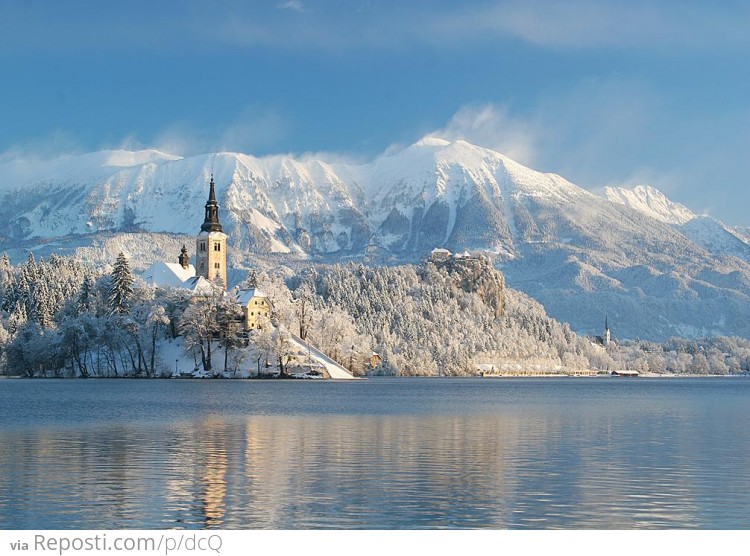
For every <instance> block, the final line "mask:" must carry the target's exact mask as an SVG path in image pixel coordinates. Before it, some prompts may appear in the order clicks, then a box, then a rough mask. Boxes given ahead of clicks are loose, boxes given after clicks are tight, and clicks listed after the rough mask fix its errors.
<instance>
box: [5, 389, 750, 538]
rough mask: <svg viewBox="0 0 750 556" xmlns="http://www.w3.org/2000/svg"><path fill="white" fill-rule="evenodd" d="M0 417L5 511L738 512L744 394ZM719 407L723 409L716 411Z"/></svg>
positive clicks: (155, 523)
mask: <svg viewBox="0 0 750 556" xmlns="http://www.w3.org/2000/svg"><path fill="white" fill-rule="evenodd" d="M716 411H719V410H718V409H717V408H716V407H713V406H711V405H710V404H701V403H697V404H687V405H686V404H683V403H679V404H678V403H674V402H673V401H670V400H660V402H659V403H658V404H652V403H645V402H644V403H643V404H642V405H638V404H634V402H633V400H626V401H625V402H623V403H612V402H611V400H609V401H607V402H606V403H596V402H595V401H591V400H589V403H588V404H586V405H585V406H582V405H579V404H566V405H557V406H554V405H547V406H539V405H533V406H529V405H524V404H521V405H512V406H509V407H505V406H504V407H503V408H501V409H499V410H498V411H495V412H494V413H482V414H454V415H451V414H448V415H445V414H436V415H435V414H427V415H398V416H389V415H315V416H313V415H297V416H283V415H250V416H247V415H246V416H237V415H229V416H221V415H215V414H214V415H208V416H206V417H205V418H202V419H198V420H180V421H176V422H171V421H167V422H163V423H154V422H137V421H136V422H132V423H129V424H108V425H104V426H101V425H95V424H88V425H84V426H80V427H72V426H61V427H51V426H47V427H34V428H31V429H25V430H15V429H10V430H3V429H0V447H1V450H0V470H2V471H0V528H125V527H130V528H136V527H137V528H152V527H156V528H422V527H440V528H450V527H477V528H509V527H513V528H521V527H532V528H542V527H544V528H552V527H561V528H566V527H576V528H632V527H650V528H656V527H704V528H705V527H711V528H722V527H725V528H726V527H728V528H746V527H748V526H750V522H749V521H748V518H747V517H746V516H747V515H748V510H750V474H748V471H747V469H746V467H745V461H746V460H747V457H748V456H749V455H750V443H749V442H748V434H747V432H746V431H747V430H749V429H748V424H750V423H748V420H749V419H748V416H747V415H746V413H747V412H746V411H745V409H744V403H742V404H737V403H723V404H722V406H721V411H720V415H719V418H718V419H715V417H716ZM722 411H723V412H722Z"/></svg>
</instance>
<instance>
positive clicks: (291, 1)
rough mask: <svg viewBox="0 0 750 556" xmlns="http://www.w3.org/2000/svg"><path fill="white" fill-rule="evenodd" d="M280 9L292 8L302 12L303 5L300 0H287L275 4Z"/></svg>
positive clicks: (303, 9)
mask: <svg viewBox="0 0 750 556" xmlns="http://www.w3.org/2000/svg"><path fill="white" fill-rule="evenodd" d="M276 7H277V8H279V9H280V10H292V11H295V12H300V13H302V12H304V11H305V6H304V5H303V4H302V2H301V1H300V0H288V1H287V2H280V3H279V4H277V5H276Z"/></svg>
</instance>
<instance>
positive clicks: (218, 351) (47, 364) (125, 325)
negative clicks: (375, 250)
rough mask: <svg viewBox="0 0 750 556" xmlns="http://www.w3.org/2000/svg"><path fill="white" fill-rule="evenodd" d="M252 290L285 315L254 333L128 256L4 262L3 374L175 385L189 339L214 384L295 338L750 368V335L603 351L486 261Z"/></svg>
mask: <svg viewBox="0 0 750 556" xmlns="http://www.w3.org/2000/svg"><path fill="white" fill-rule="evenodd" d="M240 287H257V288H259V289H262V290H263V292H265V294H266V295H268V297H269V299H270V300H271V303H272V306H273V316H272V318H271V321H270V322H268V323H266V325H265V326H263V329H262V330H260V331H253V332H249V333H247V332H245V331H244V327H243V325H242V321H241V312H240V310H239V307H238V306H237V305H236V304H235V303H234V302H233V298H232V295H231V290H230V292H228V293H226V294H225V293H224V292H223V290H222V289H217V291H216V293H215V294H214V295H212V296H202V297H199V298H192V297H191V296H190V294H189V292H188V291H187V290H181V289H176V288H155V287H153V286H150V285H148V284H146V283H144V282H143V281H141V280H140V279H139V278H138V277H137V276H135V275H134V273H133V272H132V271H131V269H130V263H129V261H128V259H127V257H126V256H125V255H123V254H120V256H118V257H117V260H116V261H114V262H113V265H112V266H111V267H110V268H105V269H96V268H93V267H90V266H88V265H85V264H83V263H81V262H79V261H77V260H76V259H74V258H69V257H62V256H57V255H52V256H50V257H49V259H48V260H46V261H45V260H44V259H39V260H36V259H35V258H34V256H33V254H30V255H29V257H28V259H27V260H26V261H24V262H23V263H21V264H18V265H15V266H13V265H11V264H10V261H9V260H8V257H7V256H3V257H1V258H0V372H1V373H2V374H6V375H20V376H27V377H40V376H46V377H125V376H127V377H145V378H148V377H166V376H171V374H172V368H173V367H174V363H172V361H174V360H173V359H172V358H171V357H170V358H168V359H167V358H165V357H164V353H165V351H166V350H167V346H173V345H177V344H179V346H180V349H181V350H182V351H183V352H184V355H185V357H187V358H188V360H190V361H192V362H193V363H194V368H195V370H196V371H198V370H200V371H203V372H209V373H211V376H230V375H231V376H252V375H253V374H256V375H257V374H259V373H260V372H261V371H262V370H264V369H268V368H269V367H271V368H272V369H274V370H276V371H278V372H280V373H281V374H282V375H283V374H284V373H285V365H286V364H287V362H288V361H289V358H288V353H286V350H287V349H288V347H287V345H286V343H285V340H284V334H283V331H285V330H288V331H291V332H293V333H294V334H296V335H298V336H299V337H301V338H302V339H304V340H306V341H307V342H309V343H311V344H312V345H314V346H316V347H318V348H319V349H320V350H321V351H323V352H324V353H326V354H327V355H328V356H329V357H331V358H333V359H334V360H336V361H337V362H339V363H340V364H341V365H343V366H345V367H347V368H350V369H352V371H354V372H356V373H358V374H387V375H426V376H457V375H474V374H477V368H478V366H479V365H481V364H492V365H495V366H497V367H498V368H500V369H503V368H513V367H514V366H516V367H517V366H519V365H521V366H523V367H527V368H538V369H548V370H557V371H562V370H565V369H603V370H613V369H634V370H638V371H641V372H653V373H676V374H685V373H691V374H703V375H708V374H739V373H746V372H747V371H748V369H749V368H750V341H748V340H746V339H743V338H734V337H732V338H730V337H713V338H704V339H682V338H673V339H670V340H668V341H667V342H665V343H663V344H657V343H651V342H642V341H619V342H617V341H615V342H612V344H611V345H609V346H607V347H604V346H601V345H597V344H596V343H595V342H593V341H592V339H591V338H588V337H585V336H581V335H577V334H575V333H574V332H573V331H572V330H571V329H570V327H569V326H568V325H567V324H565V323H560V322H557V321H555V320H554V319H552V318H550V317H549V316H547V314H546V313H545V311H544V308H543V307H542V306H541V305H540V304H539V303H537V302H536V301H534V300H533V299H531V298H529V297H528V296H526V295H525V294H522V293H520V292H518V291H515V290H513V289H512V288H508V287H507V286H506V284H505V280H504V277H503V275H502V273H501V272H499V271H498V270H496V269H494V268H493V267H492V266H491V264H490V263H489V261H487V260H486V259H484V258H482V257H470V258H467V259H465V260H458V259H455V260H451V261H447V262H443V263H435V262H432V261H426V262H424V263H423V264H420V265H403V266H392V267H385V266H383V267H367V266H364V265H361V264H354V263H352V264H336V265H312V266H307V267H305V268H301V269H298V270H292V269H289V268H286V267H280V268H277V269H274V271H272V272H271V271H262V272H256V271H253V270H251V271H250V272H249V273H248V276H247V278H246V280H245V281H244V282H243V283H242V284H240ZM374 354H377V358H376V359H373V355H374ZM238 371H242V372H241V373H240V375H237V373H238ZM228 373H229V375H228ZM232 373H234V374H232Z"/></svg>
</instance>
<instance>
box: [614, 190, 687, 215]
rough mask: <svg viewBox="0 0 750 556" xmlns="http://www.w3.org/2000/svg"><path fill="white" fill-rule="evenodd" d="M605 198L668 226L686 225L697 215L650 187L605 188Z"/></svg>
mask: <svg viewBox="0 0 750 556" xmlns="http://www.w3.org/2000/svg"><path fill="white" fill-rule="evenodd" d="M604 196H605V197H606V198H607V199H609V200H610V201H612V202H613V203H618V204H620V205H625V206H626V207H630V208H632V209H635V210H637V211H640V212H642V213H643V214H647V215H649V216H651V217H652V218H656V219H657V220H661V221H662V222H666V223H667V224H684V223H685V222H688V221H690V220H692V219H693V218H695V216H696V215H695V213H694V212H693V211H691V210H690V209H689V208H687V207H686V206H685V205H681V204H680V203H675V202H672V201H670V200H669V199H668V198H667V196H666V195H664V193H662V192H661V191H659V190H658V189H656V188H655V187H652V186H650V185H637V186H635V187H634V188H632V189H628V188H625V187H605V188H604Z"/></svg>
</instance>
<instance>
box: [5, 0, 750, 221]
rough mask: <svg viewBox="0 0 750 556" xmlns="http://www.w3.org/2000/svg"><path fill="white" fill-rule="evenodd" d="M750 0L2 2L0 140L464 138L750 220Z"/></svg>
mask: <svg viewBox="0 0 750 556" xmlns="http://www.w3.org/2000/svg"><path fill="white" fill-rule="evenodd" d="M749 28H750V4H748V3H746V2H731V1H725V2H721V3H709V2H692V1H690V0H685V1H680V2H669V1H666V2H641V1H639V0H633V1H629V2H626V1H606V0H596V1H590V0H570V1H566V2H557V1H551V0H540V1H525V2H504V1H492V0H484V1H475V2H448V1H442V0H411V1H409V2H389V1H357V0H348V1H344V0H329V1H316V0H291V1H288V0H281V1H279V0H268V1H257V2H250V1H242V2H240V1H236V2H190V1H185V2H179V3H178V2H174V3H170V2H138V1H129V2H121V3H109V2H80V1H75V0H72V1H68V2H21V1H18V2H8V1H0V75H2V87H0V106H1V107H2V111H1V112H0V153H4V154H3V155H2V156H5V157H12V156H16V155H18V154H19V153H29V152H30V153H35V154H42V155H48V156H49V155H54V154H55V153H58V152H63V151H88V150H94V149H99V148H111V147H121V146H125V147H129V148H142V147H156V148H161V149H164V150H168V151H170V152H175V153H177V154H183V155H189V154H194V153H200V152H207V151H213V150H219V149H226V150H236V151H243V152H248V153H251V154H257V155H262V154H268V153H277V152H291V153H302V152H326V153H336V154H337V155H338V154H341V155H344V156H347V157H353V158H368V157H372V156H374V155H376V154H378V153H381V152H383V151H385V150H387V149H388V148H395V147H397V146H398V145H405V144H409V143H411V142H414V141H416V140H418V139H419V138H421V137H422V136H424V135H425V134H439V135H443V136H446V137H448V138H464V139H467V140H469V141H472V142H475V143H477V144H481V145H484V146H488V147H491V148H496V149H498V150H500V151H501V152H504V153H506V154H508V155H509V156H511V157H513V158H515V159H517V160H518V161H519V162H522V163H525V164H527V165H530V166H532V167H534V168H537V169H540V170H545V171H553V172H557V173H560V174H562V175H563V176H565V177H567V178H568V179H570V180H572V181H574V182H575V183H578V184H579V185H582V186H584V187H587V188H592V189H593V188H597V187H601V186H604V185H634V184H637V183H649V184H652V185H655V186H656V187H658V188H660V189H662V190H663V191H665V192H666V193H667V194H668V195H669V196H671V197H672V198H673V199H674V200H677V201H680V202H683V203H685V204H687V205H688V206H689V207H690V208H692V209H693V210H695V211H699V212H700V211H707V212H709V213H710V214H712V215H714V216H717V217H719V218H722V219H724V220H726V221H727V222H729V223H732V224H740V225H750V218H748V217H747V215H746V211H745V207H746V206H748V203H749V202H750V188H748V187H747V180H748V176H750V172H749V171H748V170H749V169H750V168H748V166H749V165H750V163H749V162H748V160H750V157H749V156H748V154H747V153H748V152H750V71H748V70H750V56H749V54H750V33H748V32H747V29H749Z"/></svg>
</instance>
